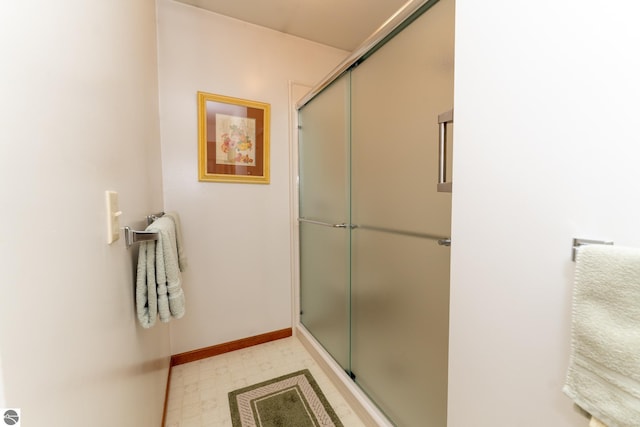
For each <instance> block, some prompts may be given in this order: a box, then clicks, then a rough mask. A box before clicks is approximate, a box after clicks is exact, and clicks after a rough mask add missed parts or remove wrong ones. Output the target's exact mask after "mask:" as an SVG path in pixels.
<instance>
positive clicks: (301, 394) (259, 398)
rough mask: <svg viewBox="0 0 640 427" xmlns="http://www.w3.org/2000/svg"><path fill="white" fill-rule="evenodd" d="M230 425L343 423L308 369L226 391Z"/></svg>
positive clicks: (299, 426) (309, 426)
mask: <svg viewBox="0 0 640 427" xmlns="http://www.w3.org/2000/svg"><path fill="white" fill-rule="evenodd" d="M229 406H230V407H231V420H232V422H233V427H319V426H335V427H343V426H342V423H341V422H340V420H339V419H338V416H337V415H336V413H335V412H334V410H333V408H331V406H330V405H329V402H328V401H327V399H326V398H325V397H324V394H322V390H320V387H319V386H318V384H317V383H316V381H315V379H314V378H313V377H312V376H311V372H309V370H308V369H304V370H302V371H298V372H293V373H291V374H288V375H283V376H281V377H278V378H274V379H272V380H269V381H265V382H262V383H260V384H255V385H252V386H249V387H244V388H241V389H239V390H235V391H232V392H230V393H229Z"/></svg>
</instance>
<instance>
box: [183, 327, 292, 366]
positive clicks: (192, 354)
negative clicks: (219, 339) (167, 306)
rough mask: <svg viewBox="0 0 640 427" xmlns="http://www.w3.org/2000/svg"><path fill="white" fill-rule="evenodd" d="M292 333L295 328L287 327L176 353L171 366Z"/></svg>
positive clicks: (288, 335) (284, 336)
mask: <svg viewBox="0 0 640 427" xmlns="http://www.w3.org/2000/svg"><path fill="white" fill-rule="evenodd" d="M291 335H293V329H292V328H286V329H280V330H279V331H273V332H267V333H266V334H261V335H256V336H253V337H248V338H242V339H239V340H235V341H230V342H227V343H223V344H218V345H213V346H211V347H205V348H201V349H198V350H192V351H187V352H186V353H180V354H174V355H173V356H171V366H176V365H182V364H183V363H189V362H195V361H196V360H200V359H206V358H207V357H211V356H217V355H219V354H224V353H229V352H230V351H235V350H241V349H243V348H247V347H252V346H254V345H258V344H264V343H267V342H269V341H275V340H279V339H282V338H287V337H290V336H291Z"/></svg>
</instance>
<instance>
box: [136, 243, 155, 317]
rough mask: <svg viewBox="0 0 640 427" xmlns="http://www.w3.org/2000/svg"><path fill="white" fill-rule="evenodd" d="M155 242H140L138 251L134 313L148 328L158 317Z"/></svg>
mask: <svg viewBox="0 0 640 427" xmlns="http://www.w3.org/2000/svg"><path fill="white" fill-rule="evenodd" d="M155 251H156V244H155V242H153V241H151V242H142V243H141V244H140V251H139V252H138V271H137V276H136V314H137V315H138V321H139V322H140V324H141V325H142V327H144V328H150V327H152V326H153V325H154V324H155V323H156V318H157V317H158V296H157V293H156V268H155V259H156V257H155Z"/></svg>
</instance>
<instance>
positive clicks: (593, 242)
mask: <svg viewBox="0 0 640 427" xmlns="http://www.w3.org/2000/svg"><path fill="white" fill-rule="evenodd" d="M584 245H613V242H611V241H608V240H590V239H577V238H574V239H573V244H572V246H571V261H575V260H576V255H577V254H578V249H579V248H580V246H584Z"/></svg>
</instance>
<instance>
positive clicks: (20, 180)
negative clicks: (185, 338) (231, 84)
mask: <svg viewBox="0 0 640 427" xmlns="http://www.w3.org/2000/svg"><path fill="white" fill-rule="evenodd" d="M155 15H156V14H155V3H154V1H153V0H138V1H130V0H102V1H91V2H86V1H79V0H59V1H56V2H49V1H44V0H36V1H30V2H2V4H1V5H0V61H1V63H2V66H1V67H0V93H1V94H2V95H1V101H0V203H1V208H0V223H1V224H2V231H1V232H0V260H1V261H0V263H1V265H2V268H1V270H0V275H1V278H0V294H1V295H2V297H1V298H0V349H1V352H2V354H1V360H2V373H3V379H4V400H5V401H4V402H3V403H4V404H6V405H7V406H10V407H19V408H22V416H23V420H24V421H25V423H26V424H27V425H32V426H45V425H63V424H64V425H65V426H89V425H90V426H108V425H113V424H114V423H116V424H117V425H119V426H132V427H133V426H136V427H137V426H157V425H160V420H161V417H162V405H163V401H164V390H165V384H166V379H167V371H168V362H169V354H170V352H169V331H168V329H169V328H168V326H167V325H158V326H156V327H154V328H153V329H150V330H143V329H142V328H141V327H140V326H138V324H137V320H136V318H135V316H134V299H133V296H134V293H133V274H134V271H133V265H132V257H133V256H134V255H135V253H134V250H128V249H126V248H125V245H124V241H123V240H120V241H118V242H117V243H115V244H114V245H111V246H108V245H107V244H106V214H105V212H104V210H105V196H104V191H105V190H116V191H119V193H120V208H121V209H122V211H123V212H124V213H123V216H122V222H121V225H131V226H141V225H142V224H143V222H142V220H143V218H144V216H145V215H147V214H148V213H149V212H153V211H157V210H161V209H162V204H163V203H162V187H161V179H160V176H161V169H160V167H161V161H160V150H159V149H160V145H159V124H158V100H157V64H156V24H155V17H156V16H155Z"/></svg>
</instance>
